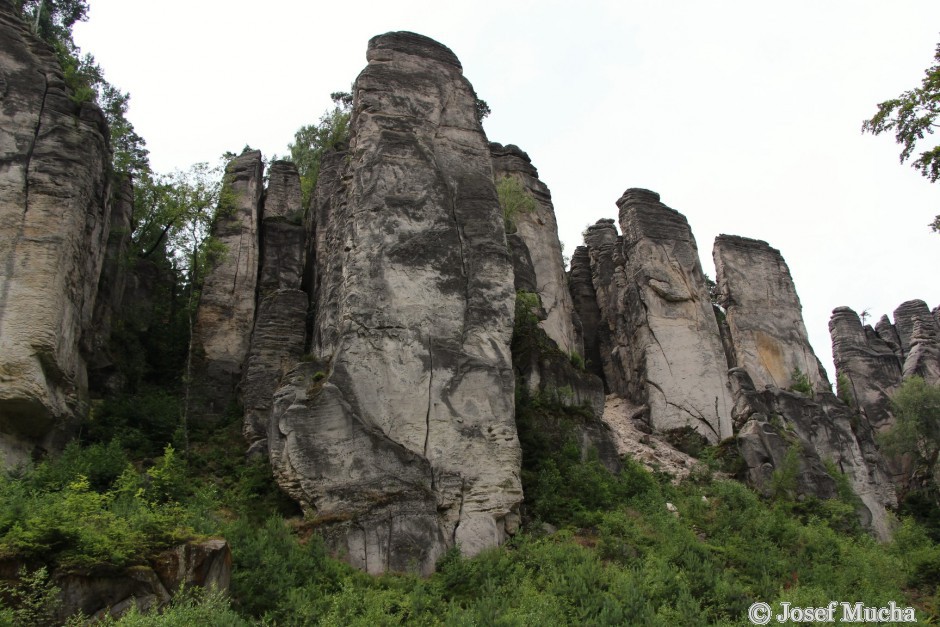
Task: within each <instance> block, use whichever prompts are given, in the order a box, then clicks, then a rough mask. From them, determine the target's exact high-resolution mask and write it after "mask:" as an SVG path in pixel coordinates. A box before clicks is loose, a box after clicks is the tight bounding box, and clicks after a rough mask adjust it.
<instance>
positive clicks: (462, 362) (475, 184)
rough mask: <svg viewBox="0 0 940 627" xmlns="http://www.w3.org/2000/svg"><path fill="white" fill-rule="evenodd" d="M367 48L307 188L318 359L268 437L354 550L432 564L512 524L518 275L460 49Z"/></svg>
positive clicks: (404, 563) (401, 43) (279, 402)
mask: <svg viewBox="0 0 940 627" xmlns="http://www.w3.org/2000/svg"><path fill="white" fill-rule="evenodd" d="M367 59H368V62H369V64H368V66H367V67H366V68H365V69H364V70H363V71H362V73H361V74H360V75H359V77H358V78H357V79H356V83H355V85H354V94H355V103H354V106H353V112H352V121H351V138H350V145H349V152H348V153H347V154H346V155H344V156H343V157H342V159H339V160H335V161H331V162H329V163H327V164H326V167H324V170H323V172H322V173H321V181H320V182H319V184H318V191H317V193H316V199H315V203H316V207H315V212H314V215H315V220H316V223H315V225H314V226H313V228H312V230H313V231H315V242H316V243H315V251H314V254H315V257H316V263H315V273H316V277H315V278H314V279H313V281H312V284H313V285H314V292H315V294H314V296H315V303H314V307H315V312H316V315H315V322H314V329H313V341H312V347H311V357H310V361H308V362H306V363H302V364H300V365H299V366H298V367H297V368H296V369H295V370H293V371H292V372H291V373H290V374H289V375H288V383H287V384H286V385H284V386H282V387H281V388H280V389H279V390H278V391H277V393H276V395H275V399H274V408H273V412H272V415H271V422H270V429H269V434H268V446H269V449H270V456H271V462H272V465H273V466H274V469H275V474H276V476H277V478H278V481H279V482H280V484H281V486H282V487H284V489H285V490H287V491H288V492H289V493H290V494H291V495H292V496H294V497H295V498H296V499H298V500H299V501H300V502H301V503H302V504H303V505H304V507H305V508H306V509H307V510H309V511H310V513H312V514H315V515H316V516H317V517H318V519H320V520H322V521H324V522H325V523H328V525H327V528H326V531H325V534H326V536H327V538H328V541H329V543H330V544H331V545H332V546H334V547H335V548H337V549H340V550H341V551H342V552H343V553H345V554H347V556H348V557H347V559H348V561H350V563H352V564H354V565H356V566H359V567H361V568H363V569H364V570H366V571H368V572H382V571H385V570H388V569H393V570H406V569H409V568H417V569H418V570H420V571H422V572H428V571H429V570H431V569H433V565H434V563H435V561H436V559H437V558H438V557H439V556H440V555H441V554H442V553H443V552H444V551H445V550H446V549H447V548H448V547H450V546H453V545H454V544H459V545H460V547H461V548H462V550H463V551H464V552H466V553H469V554H473V553H476V552H477V551H479V550H481V549H483V548H485V547H488V546H493V545H496V544H498V543H500V542H502V541H503V540H504V539H505V538H506V537H507V535H508V534H510V533H513V532H514V531H515V527H516V525H517V523H518V515H517V508H518V505H519V503H520V501H521V499H522V490H521V485H520V479H519V469H520V463H521V457H520V449H519V442H518V439H517V437H516V429H515V424H514V421H513V376H512V370H511V360H510V354H509V340H510V336H511V333H512V311H513V299H514V293H513V274H512V267H511V265H510V260H509V254H508V251H507V250H506V246H505V234H504V231H503V222H502V215H501V212H500V209H499V205H498V202H497V198H496V192H495V187H494V183H493V171H492V166H491V162H490V152H489V147H488V144H487V141H486V137H485V136H484V134H483V132H482V128H481V127H480V124H479V122H478V121H477V119H476V116H475V93H474V91H473V88H472V87H471V86H470V83H469V82H467V80H466V79H465V78H464V77H463V75H462V71H461V65H460V62H459V61H458V60H457V58H456V57H455V56H454V54H453V53H452V52H451V51H450V50H449V49H447V48H446V47H444V46H442V45H440V44H438V43H437V42H434V41H432V40H430V39H428V38H426V37H422V36H420V35H415V34H413V33H388V34H385V35H381V36H378V37H375V38H373V39H372V40H371V41H370V42H369V49H368V54H367Z"/></svg>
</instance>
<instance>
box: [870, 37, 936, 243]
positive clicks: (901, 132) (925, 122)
mask: <svg viewBox="0 0 940 627" xmlns="http://www.w3.org/2000/svg"><path fill="white" fill-rule="evenodd" d="M924 74H925V76H924V78H923V79H922V80H921V84H920V87H915V88H914V89H911V90H908V91H906V92H904V93H902V94H901V95H900V96H898V97H897V98H892V99H891V100H886V101H884V102H882V103H881V104H879V105H878V111H877V113H875V115H874V116H872V118H871V119H870V120H865V121H864V122H863V123H862V132H863V133H871V134H872V135H880V134H882V133H885V132H888V131H892V132H894V139H895V141H896V142H897V143H898V144H901V146H902V149H901V156H900V160H901V163H904V162H905V161H907V160H908V159H910V158H911V156H912V155H913V154H914V150H915V149H917V148H918V147H919V146H918V145H919V144H921V143H922V142H923V140H924V139H925V137H926V136H927V135H932V134H933V132H934V129H936V128H940V124H938V123H937V117H938V116H940V44H937V49H936V52H935V53H934V64H933V65H932V66H930V67H929V68H927V70H926V71H925V72H924ZM911 165H912V166H913V167H915V168H917V169H918V170H920V173H921V174H922V175H923V176H925V177H927V179H928V180H929V181H930V182H931V183H936V182H937V180H938V179H940V145H937V146H933V147H931V148H927V149H925V150H923V151H922V152H921V153H920V154H919V155H918V156H917V157H916V158H915V159H914V161H913V162H912V163H911ZM930 227H931V228H932V229H933V230H934V231H937V232H940V216H937V217H936V218H934V220H933V222H932V223H931V224H930Z"/></svg>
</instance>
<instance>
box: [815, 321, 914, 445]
mask: <svg viewBox="0 0 940 627" xmlns="http://www.w3.org/2000/svg"><path fill="white" fill-rule="evenodd" d="M883 324H887V325H888V326H890V323H888V322H887V319H884V321H883V323H879V326H881V328H882V329H885V327H884V326H883ZM892 330H893V327H892ZM829 333H830V335H831V336H832V356H833V361H834V363H835V366H836V373H837V375H839V376H842V377H843V380H844V381H845V382H847V383H848V385H849V390H848V391H847V392H848V394H849V397H850V399H851V400H852V401H853V402H854V404H855V405H857V408H858V410H859V411H860V412H861V413H862V415H864V416H865V418H866V419H867V420H868V422H869V423H870V424H871V425H872V427H874V428H875V429H876V430H878V431H881V430H883V429H886V428H888V427H890V426H891V425H893V424H894V418H893V415H892V409H891V396H892V395H893V394H894V393H895V392H896V391H897V388H898V386H899V385H900V384H901V362H900V361H899V360H898V357H897V354H896V353H895V349H896V348H897V346H898V345H897V344H895V346H893V347H892V346H891V345H889V344H888V343H887V342H885V341H884V339H882V337H881V336H880V335H879V334H878V333H876V332H875V331H874V330H873V329H872V328H871V327H870V326H868V325H865V326H864V327H863V326H862V323H861V320H859V317H858V314H856V313H855V312H854V311H852V310H851V309H849V308H848V307H838V308H836V309H834V310H833V312H832V318H830V320H829ZM840 393H842V394H845V393H846V391H843V390H840Z"/></svg>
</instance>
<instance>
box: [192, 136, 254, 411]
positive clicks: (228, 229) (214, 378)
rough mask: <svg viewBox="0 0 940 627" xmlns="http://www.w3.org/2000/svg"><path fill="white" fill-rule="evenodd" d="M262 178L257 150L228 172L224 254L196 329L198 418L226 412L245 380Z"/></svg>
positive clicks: (207, 286)
mask: <svg viewBox="0 0 940 627" xmlns="http://www.w3.org/2000/svg"><path fill="white" fill-rule="evenodd" d="M261 173H262V164H261V153H260V152H258V151H257V150H254V151H249V152H246V153H244V154H242V155H241V156H239V157H236V158H235V159H233V160H232V161H231V162H230V163H229V164H228V166H227V167H226V169H225V179H224V182H223V186H224V187H223V196H224V197H225V198H226V203H228V204H230V209H229V210H228V211H226V212H225V214H224V215H223V216H222V217H220V218H219V219H217V220H216V222H215V224H214V225H213V235H214V236H215V237H216V238H218V240H219V241H220V242H221V244H222V246H223V247H224V252H223V254H222V258H221V259H220V260H219V261H218V263H217V264H216V265H215V266H214V267H213V268H212V269H211V270H210V271H209V273H208V274H207V276H206V280H205V282H204V284H203V288H202V295H201V297H200V299H199V308H198V309H197V312H196V323H195V325H194V329H193V342H192V343H193V371H194V372H193V379H194V384H193V396H194V399H193V400H194V407H195V408H197V409H196V411H194V412H193V417H194V418H196V419H199V418H200V417H202V418H208V417H211V416H217V415H220V414H221V413H222V412H224V411H225V410H226V409H227V407H228V405H229V404H230V403H231V402H232V401H233V400H234V398H235V389H236V386H237V385H238V383H239V381H241V378H242V373H243V370H242V369H243V366H244V363H245V358H246V357H247V355H248V349H249V345H250V342H251V331H252V328H253V326H254V321H255V290H256V288H257V284H258V264H259V261H258V226H259V225H258V222H259V220H260V210H261V190H262V187H261V186H262V177H261Z"/></svg>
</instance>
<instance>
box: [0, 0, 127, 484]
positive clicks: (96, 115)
mask: <svg viewBox="0 0 940 627" xmlns="http://www.w3.org/2000/svg"><path fill="white" fill-rule="evenodd" d="M0 77H2V80H0V103H2V106H0V162H2V163H3V167H2V168H0V233H3V235H2V237H0V456H2V457H3V459H4V462H3V463H5V464H7V465H15V464H18V463H21V462H23V461H25V460H27V459H29V458H30V456H32V455H34V454H37V453H39V454H41V453H43V452H48V451H54V450H55V449H57V448H58V447H59V446H61V445H62V444H63V442H64V441H65V440H67V439H68V438H69V437H70V433H71V430H72V428H73V426H74V424H73V423H74V421H75V420H76V419H77V417H79V416H82V415H83V414H84V413H85V410H86V400H87V399H86V397H87V373H86V366H85V360H84V358H83V356H82V355H81V353H80V342H81V338H82V335H83V334H84V333H86V332H87V331H88V330H89V328H90V326H91V323H92V317H93V312H94V306H95V294H96V290H97V286H98V276H99V274H100V271H101V265H102V261H103V258H104V251H105V247H106V246H105V243H106V242H107V240H108V234H109V218H110V208H109V196H110V192H109V179H108V176H107V172H108V164H109V163H110V159H111V154H110V148H109V146H108V129H107V126H106V124H105V120H104V116H103V115H102V114H101V111H100V110H99V109H98V107H97V106H95V105H94V104H91V103H83V104H76V103H75V102H74V101H73V100H72V99H71V98H70V94H69V92H68V89H67V87H66V85H65V82H64V80H63V77H62V70H61V68H60V67H59V64H58V61H57V60H56V57H55V54H54V52H53V50H52V48H51V47H50V46H49V45H48V44H46V43H45V42H42V41H40V40H39V39H38V38H36V37H34V36H33V35H32V34H31V33H30V32H29V31H28V28H27V27H26V26H25V25H24V24H23V22H22V20H20V19H19V18H18V17H17V16H16V15H14V14H13V10H12V8H11V7H10V6H9V5H8V4H7V3H2V4H0Z"/></svg>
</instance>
